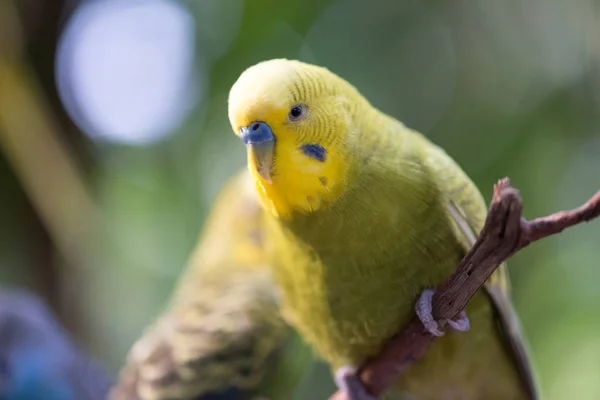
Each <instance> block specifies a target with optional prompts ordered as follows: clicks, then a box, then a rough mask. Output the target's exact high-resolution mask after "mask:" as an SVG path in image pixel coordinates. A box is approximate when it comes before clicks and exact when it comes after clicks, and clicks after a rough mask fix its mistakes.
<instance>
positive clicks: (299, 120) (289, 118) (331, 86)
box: [229, 59, 366, 218]
mask: <svg viewBox="0 0 600 400" xmlns="http://www.w3.org/2000/svg"><path fill="white" fill-rule="evenodd" d="M363 102H364V103H366V100H364V99H363V98H362V97H361V96H360V94H359V93H358V91H357V90H356V89H355V88H354V87H353V86H352V85H350V84H349V83H347V82H346V81H344V80H343V79H341V78H339V77H338V76H336V75H335V74H333V73H331V72H330V71H328V70H327V69H325V68H322V67H317V66H314V65H310V64H305V63H302V62H299V61H293V60H284V59H276V60H270V61H264V62H261V63H259V64H256V65H254V66H252V67H250V68H248V69H247V70H246V71H244V72H243V73H242V75H241V76H240V77H239V78H238V80H237V82H236V83H235V84H234V85H233V87H232V88H231V91H230V93H229V120H230V122H231V126H232V128H233V130H234V132H235V133H236V134H237V135H238V136H240V138H241V139H242V140H243V141H244V143H245V144H246V146H247V148H248V168H249V169H250V172H251V173H252V175H253V177H254V179H255V183H256V186H257V189H258V192H259V194H260V195H261V200H262V201H263V203H264V204H265V205H266V206H267V208H268V209H269V210H270V211H271V212H272V213H273V214H275V215H278V216H280V217H284V218H285V217H289V216H290V215H292V214H293V213H294V212H300V213H307V212H311V211H315V210H317V209H319V208H321V207H323V206H326V205H327V204H331V203H332V202H333V201H335V200H336V199H337V198H338V196H340V194H341V193H342V191H343V188H344V185H345V182H346V176H347V173H348V168H349V162H348V158H349V157H347V154H348V152H349V151H350V150H351V148H352V147H353V146H352V142H353V140H354V138H353V134H354V132H356V129H355V125H356V121H355V119H356V115H355V114H356V109H357V106H358V105H359V104H360V103H363ZM363 109H364V108H363Z"/></svg>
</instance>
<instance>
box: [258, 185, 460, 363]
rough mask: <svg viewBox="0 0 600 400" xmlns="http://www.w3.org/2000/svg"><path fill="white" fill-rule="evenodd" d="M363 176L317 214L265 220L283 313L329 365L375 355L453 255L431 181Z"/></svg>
mask: <svg viewBox="0 0 600 400" xmlns="http://www.w3.org/2000/svg"><path fill="white" fill-rule="evenodd" d="M417 178H418V176H417ZM368 181H369V186H370V187H369V188H367V187H365V186H364V185H356V187H354V188H352V189H351V190H349V192H348V193H347V195H346V196H344V197H343V198H341V199H340V200H339V201H338V202H337V203H335V204H334V205H333V206H332V207H331V208H329V209H327V210H324V211H319V212H315V213H312V214H310V215H299V216H296V217H295V218H294V219H293V220H292V221H286V222H282V221H276V220H270V222H269V229H270V233H271V240H272V241H273V244H274V248H276V249H277V251H276V254H275V257H276V272H275V275H276V278H277V280H278V283H279V285H280V286H281V288H282V292H283V305H284V312H285V315H286V318H287V319H288V320H289V321H290V322H291V323H292V324H293V325H294V326H296V328H297V329H299V331H300V332H301V333H302V334H303V335H304V337H305V338H306V339H308V341H309V342H311V343H312V344H313V345H314V346H315V348H316V350H317V351H318V352H319V353H320V355H321V356H322V357H324V358H325V359H327V360H328V361H329V362H330V363H332V364H333V365H334V366H340V365H342V364H356V363H359V362H361V361H362V360H364V359H365V358H366V357H369V356H372V355H374V354H376V353H377V352H378V351H379V350H380V347H381V345H382V344H383V343H384V341H385V340H386V339H388V338H389V337H391V336H392V335H393V334H395V333H396V332H398V330H399V329H400V328H401V327H402V326H403V325H404V324H406V323H407V322H408V320H409V318H410V317H411V316H412V309H413V305H414V302H415V301H416V299H417V296H418V294H419V293H420V291H421V290H422V289H424V288H426V287H432V286H435V285H437V284H439V283H440V282H441V281H442V280H443V279H444V278H445V277H446V276H447V275H448V273H449V272H450V271H451V270H452V269H453V268H455V267H456V265H457V263H458V261H459V260H460V258H461V257H462V255H463V249H462V247H461V245H460V243H459V241H458V240H457V239H456V233H455V229H454V227H453V225H452V222H451V219H450V218H449V217H448V215H447V213H446V209H445V205H444V202H443V200H442V196H439V193H437V189H436V188H435V187H434V186H427V185H423V184H422V183H423V181H421V184H420V185H418V184H417V182H414V181H407V182H403V183H404V184H403V185H388V184H387V183H386V182H381V184H380V185H377V187H373V180H372V179H371V180H368ZM389 187H399V188H401V189H400V190H397V191H390V190H389V189H386V188H389ZM377 189H380V190H377ZM386 190H387V191H386Z"/></svg>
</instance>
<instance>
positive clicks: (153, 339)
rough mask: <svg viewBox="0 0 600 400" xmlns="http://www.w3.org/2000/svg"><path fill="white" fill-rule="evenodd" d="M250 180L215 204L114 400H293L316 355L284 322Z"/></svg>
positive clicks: (244, 176)
mask: <svg viewBox="0 0 600 400" xmlns="http://www.w3.org/2000/svg"><path fill="white" fill-rule="evenodd" d="M262 215H263V212H262V211H261V208H260V206H259V204H258V201H257V197H256V195H255V193H254V190H253V187H252V182H251V180H250V176H249V174H248V173H247V172H246V171H242V172H241V173H239V174H237V175H236V176H235V177H234V178H233V179H232V180H231V181H230V182H229V183H228V184H227V185H226V186H225V188H224V189H223V191H222V192H221V194H220V195H219V196H218V198H217V199H216V201H215V205H214V206H213V210H212V211H211V214H210V216H209V219H208V221H207V223H206V225H205V227H204V231H203V234H202V236H201V238H200V241H199V244H198V246H197V248H196V250H195V252H194V254H193V255H192V257H191V259H190V261H189V264H188V267H187V270H186V271H185V272H184V274H183V275H182V277H181V278H180V282H179V286H178V288H177V290H176V292H175V295H174V296H173V298H172V300H171V302H170V305H169V306H168V307H167V309H166V311H165V312H164V313H163V314H162V316H160V317H159V319H158V321H157V322H156V323H155V324H154V326H152V327H151V328H150V329H149V330H148V331H147V332H146V333H145V334H144V336H143V337H142V338H141V339H140V340H139V341H138V342H137V343H136V344H135V345H134V347H133V349H132V350H131V352H130V354H129V356H128V359H127V364H126V366H125V367H124V369H123V371H122V372H121V378H120V382H119V383H118V385H117V386H116V387H115V388H114V389H113V391H112V395H111V400H137V399H139V400H175V399H176V400H191V399H202V400H209V399H211V400H241V399H250V398H254V396H261V397H265V398H269V399H270V400H289V399H291V398H292V393H293V391H294V389H295V386H296V384H297V383H298V382H299V378H301V377H302V375H303V373H304V372H305V371H306V370H307V369H308V367H310V366H311V365H312V361H313V353H312V351H311V349H310V348H309V347H307V346H306V345H305V344H304V343H303V342H302V341H301V340H300V339H299V338H298V337H297V336H294V334H293V333H292V331H291V330H290V329H289V327H288V326H287V324H285V323H284V321H283V319H282V317H281V314H280V312H279V308H278V302H277V293H276V291H275V287H274V285H273V282H272V275H271V269H270V266H271V264H270V260H269V259H268V257H267V253H266V251H265V245H266V241H265V237H264V230H263V228H262V225H261V223H262Z"/></svg>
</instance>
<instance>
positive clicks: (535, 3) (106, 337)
mask: <svg viewBox="0 0 600 400" xmlns="http://www.w3.org/2000/svg"><path fill="white" fill-rule="evenodd" d="M186 4H187V6H188V7H189V10H190V12H191V13H192V15H193V16H194V18H195V19H196V23H197V42H196V46H197V48H196V52H197V69H198V76H199V77H201V78H202V82H204V83H205V84H206V87H204V88H203V90H202V95H201V99H200V103H199V105H198V106H197V108H196V109H195V110H194V112H193V113H192V115H191V116H190V117H189V118H188V120H187V121H186V123H185V124H184V125H182V126H181V127H180V128H179V129H178V131H177V132H174V133H173V135H171V136H170V137H169V138H167V139H165V140H163V141H161V142H159V143H155V144H152V145H147V146H145V147H133V146H131V147H130V146H115V145H110V144H106V143H91V142H90V143H89V147H90V152H91V153H92V154H94V160H93V168H92V169H91V171H92V173H91V174H90V175H89V178H90V184H91V185H92V186H93V188H94V193H95V195H96V199H97V201H98V204H99V205H100V206H101V210H102V212H103V213H104V220H103V222H104V226H103V227H102V228H103V230H102V231H101V233H100V234H99V236H98V237H97V238H96V240H95V244H96V245H97V246H95V252H94V256H93V257H91V260H90V265H89V267H90V268H86V269H85V271H84V272H83V273H82V274H83V276H84V278H83V279H84V281H83V282H84V283H83V284H82V283H81V282H82V281H81V279H79V280H77V282H78V283H77V287H75V288H73V287H71V288H70V289H69V290H70V291H71V293H73V292H74V291H75V293H77V296H81V297H82V298H83V297H85V298H86V299H88V300H86V301H85V307H86V308H85V310H84V311H85V312H84V313H83V314H82V315H81V316H80V318H81V319H82V320H83V322H84V325H85V326H86V327H87V328H86V332H88V334H87V335H86V337H85V341H86V343H87V344H88V345H89V347H90V348H91V349H92V350H93V351H94V353H95V354H97V355H98V356H99V357H100V358H101V359H103V360H104V361H106V362H107V363H109V364H110V365H111V366H112V367H114V369H115V370H117V368H118V366H119V365H120V364H121V363H122V361H123V359H124V356H125V354H126V352H127V351H128V349H129V346H130V345H131V344H132V343H133V341H134V340H135V339H136V338H137V337H138V336H139V335H140V334H141V333H142V331H143V328H144V327H145V326H146V325H147V324H149V323H150V322H151V321H152V320H153V318H154V317H155V316H156V315H157V313H159V312H160V310H161V309H162V307H163V305H164V303H165V301H166V300H167V299H168V296H169V294H170V292H171V290H172V288H173V285H174V282H175V280H176V278H177V276H178V274H179V273H180V271H181V269H182V268H183V266H184V265H185V262H186V259H187V256H188V254H189V253H190V251H191V250H192V248H193V246H194V243H195V240H196V237H197V234H198V232H199V229H200V228H201V226H202V222H203V219H204V217H205V215H206V213H207V210H208V209H209V207H210V202H211V200H212V199H213V198H214V196H215V195H216V193H217V192H218V190H219V189H220V187H221V185H222V184H223V182H224V181H225V180H226V179H227V178H228V177H229V176H231V175H232V174H233V173H234V172H235V171H236V170H238V169H239V168H241V167H243V165H244V162H245V154H244V149H243V146H242V145H241V143H239V140H238V139H237V138H236V137H235V136H234V135H233V134H232V133H231V129H230V127H229V123H228V119H227V93H228V90H229V88H230V86H231V85H232V84H233V82H234V81H235V80H236V78H237V77H238V75H239V74H240V73H241V72H242V71H243V70H244V69H245V68H246V67H248V66H250V65H252V64H254V63H256V62H259V61H261V60H265V59H269V58H277V57H286V58H297V59H301V60H304V61H308V62H313V63H317V64H320V65H324V66H327V67H328V68H329V69H331V70H332V71H334V72H336V73H338V74H339V75H341V76H342V77H344V78H346V79H348V80H349V81H351V82H352V83H353V84H355V85H356V86H357V87H358V89H359V90H360V91H361V92H362V93H363V94H365V96H367V97H368V98H369V99H370V100H371V101H372V103H373V104H375V105H376V106H377V107H379V108H380V109H381V110H383V111H384V112H387V113H389V114H391V115H393V116H395V117H397V118H399V119H401V120H403V121H404V122H405V123H406V124H407V125H409V126H411V127H414V128H416V129H419V130H421V131H422V132H423V133H424V134H426V135H427V136H428V137H430V138H431V139H432V140H433V141H434V142H436V143H438V144H439V145H441V146H442V147H443V148H445V149H446V150H447V151H448V152H449V153H450V154H451V155H452V156H453V157H454V158H455V159H456V160H457V161H458V162H459V164H461V165H462V166H463V168H464V169H465V170H466V171H467V173H468V174H469V175H470V176H471V177H472V178H473V179H474V180H475V182H476V183H477V184H478V186H479V187H480V188H481V190H482V192H483V194H484V196H485V197H486V198H487V199H489V198H490V195H491V189H492V185H493V183H494V182H495V181H496V180H497V179H498V178H501V177H503V176H510V177H511V179H512V181H513V184H514V185H515V186H516V187H517V188H519V189H520V190H521V192H522V194H523V196H524V199H525V203H524V204H525V210H524V213H525V216H526V217H529V218H531V217H535V216H539V215H544V214H548V213H551V212H554V211H556V210H558V209H565V208H572V207H574V206H577V205H579V204H580V203H582V202H583V201H585V200H586V199H587V198H588V197H589V196H590V195H591V194H593V193H594V191H596V190H598V189H599V188H600V186H599V183H600V178H599V177H600V134H599V128H600V109H599V105H600V69H599V67H600V65H599V61H600V18H599V16H600V15H599V10H600V9H599V5H600V3H599V2H598V1H592V0H571V1H569V2H565V1H560V0H544V1H542V0H529V1H523V0H507V1H501V2H500V1H493V0H474V1H464V0H459V1H452V2H448V1H434V0H430V1H425V0H423V1H417V0H409V1H404V2H391V1H383V0H375V1H371V2H365V1H362V0H342V1H336V2H333V1H305V2H277V1H274V0H252V1H250V0H246V1H242V0H207V1H194V2H189V3H186ZM0 174H1V175H2V187H3V189H2V192H3V193H5V195H3V196H1V200H0V201H1V207H0V215H1V218H2V224H1V226H0V230H1V232H2V233H1V234H2V236H1V238H2V240H1V241H0V249H1V254H0V265H1V267H0V277H1V278H2V282H13V283H16V284H28V283H27V282H28V280H27V278H26V277H25V278H24V277H23V276H22V275H23V274H22V268H21V267H20V266H21V265H22V263H23V262H24V261H23V260H24V258H26V257H25V256H24V254H25V253H27V252H28V237H27V236H26V235H25V233H24V232H22V229H21V228H22V226H23V225H24V224H26V223H27V221H24V220H22V219H19V215H20V214H19V212H20V210H21V209H22V208H23V207H24V205H23V204H24V203H25V202H26V200H25V198H24V196H23V194H22V193H21V192H20V189H19V187H18V185H17V183H16V182H15V181H14V178H13V177H11V176H10V172H9V170H8V169H7V168H5V166H4V165H0ZM599 238H600V222H598V221H596V222H594V223H592V224H588V225H584V226H578V227H576V228H573V229H571V230H569V231H567V232H564V233H562V234H561V235H559V236H557V237H552V238H549V239H547V240H544V241H542V242H540V243H536V244H534V245H532V246H531V247H530V248H527V249H525V250H523V251H522V252H520V253H519V254H518V255H516V256H515V257H514V258H513V259H511V261H510V263H509V265H510V268H511V272H512V277H513V288H514V299H515V303H516V307H517V310H518V311H519V314H520V316H521V319H522V325H523V328H524V331H525V332H526V334H527V336H528V338H529V341H530V343H531V347H532V349H533V356H534V359H535V361H536V364H537V367H538V369H539V372H540V375H541V378H542V383H543V387H544V392H545V393H546V395H547V398H548V399H564V398H569V399H582V400H583V399H590V398H599V397H600V381H599V380H598V378H597V377H598V376H599V374H600V357H599V355H600V336H599V335H598V334H597V333H596V332H597V331H598V330H599V329H600V290H598V282H599V281H600V268H599V266H600V261H599V260H600V248H599V246H598V243H599ZM60 271H61V272H62V273H63V274H65V275H67V276H66V277H65V279H64V280H65V282H66V283H65V285H66V286H68V281H69V279H68V275H69V274H70V273H72V270H71V269H69V268H63V269H61V270H60ZM31 282H33V278H32V279H30V281H29V284H31ZM72 298H73V297H71V299H72ZM71 301H72V300H71ZM491 367H492V366H491ZM323 370H324V369H321V371H323ZM324 382H325V381H324ZM312 384H314V385H316V386H315V388H316V387H317V386H319V385H321V383H319V382H316V383H315V382H313V383H312ZM322 384H323V385H326V384H325V383H322ZM325 387H326V388H327V390H329V386H325ZM321 388H322V386H321ZM305 390H306V392H305V393H311V390H312V389H311V388H305ZM315 390H317V389H315ZM321 392H323V389H321ZM313 395H314V393H313ZM306 396H307V397H302V398H312V397H308V396H309V395H308V394H307V395H306Z"/></svg>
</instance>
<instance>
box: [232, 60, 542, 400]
mask: <svg viewBox="0 0 600 400" xmlns="http://www.w3.org/2000/svg"><path fill="white" fill-rule="evenodd" d="M229 119H230V122H231V125H232V128H233V130H234V132H235V133H236V134H237V135H238V136H239V137H240V138H241V139H242V140H243V142H244V143H245V144H246V147H247V153H248V168H249V170H250V172H251V175H252V177H253V179H254V184H255V188H256V191H257V193H258V194H259V198H260V201H261V204H262V205H263V207H264V209H266V210H267V211H268V215H269V217H268V218H267V220H268V221H267V225H268V230H267V231H268V235H269V239H270V240H271V241H272V242H273V243H272V246H273V251H274V257H275V260H276V261H275V267H274V270H275V272H274V275H275V277H276V280H277V282H278V284H279V285H280V287H281V289H282V298H283V310H284V315H285V316H286V318H287V320H288V321H289V322H290V323H291V324H292V325H294V326H295V327H296V328H297V329H298V330H299V332H300V333H301V334H302V335H303V337H304V338H305V339H307V341H308V342H310V343H311V344H312V345H313V346H314V347H315V349H316V350H317V352H318V353H319V354H320V355H321V356H322V357H324V358H325V359H326V360H327V361H328V362H329V363H330V365H331V366H332V368H333V369H334V370H336V371H337V374H336V377H337V382H338V386H340V388H341V389H342V390H345V391H346V392H347V394H348V395H350V397H351V398H353V399H370V398H372V396H370V394H368V393H367V392H366V391H365V390H364V388H363V387H362V386H359V387H358V389H352V388H353V387H356V386H357V385H355V383H357V382H356V377H355V375H353V374H352V373H351V371H353V370H354V368H357V367H359V366H360V364H361V363H362V362H364V361H365V360H366V359H367V358H369V357H372V356H376V355H377V354H378V353H379V352H380V351H381V349H382V346H383V344H384V343H386V341H387V340H388V339H390V337H391V336H393V335H394V334H395V333H397V332H399V331H400V330H401V328H402V327H404V326H405V325H406V324H407V323H408V322H409V320H410V319H411V317H412V316H413V315H414V313H415V302H417V299H419V295H420V294H422V295H421V297H420V300H419V301H418V303H417V305H418V307H417V309H418V310H420V311H422V312H421V313H420V315H419V316H420V317H421V319H422V320H423V321H425V322H426V324H425V325H426V328H427V329H428V330H429V331H430V332H432V334H437V335H440V334H442V333H441V332H440V331H439V330H437V323H436V321H429V322H427V321H428V319H431V314H430V313H429V315H427V312H426V310H427V305H428V302H429V305H430V301H431V293H432V292H431V291H429V290H428V289H430V288H434V287H436V286H437V285H438V284H440V283H441V282H443V281H444V280H445V278H447V277H448V275H449V274H450V273H451V272H452V271H453V270H454V269H455V268H456V266H457V265H458V263H459V261H460V260H461V258H462V257H463V256H464V255H465V253H466V251H467V250H468V248H469V247H470V244H471V242H470V239H471V238H470V236H473V235H474V234H476V233H478V232H479V231H480V229H481V228H482V226H483V223H484V219H485V216H486V207H485V204H484V201H483V199H482V196H481V194H480V193H479V191H478V190H477V188H476V187H475V185H474V184H473V183H472V182H471V180H470V179H469V178H468V177H467V175H466V174H465V173H464V172H463V171H462V170H461V169H460V167H459V166H458V165H457V164H456V163H455V162H454V161H453V160H452V159H451V158H450V157H449V156H448V155H447V154H446V153H445V152H444V151H443V150H442V149H440V148H439V147H437V146H435V145H434V144H432V143H431V142H429V141H428V140H427V139H426V138H425V137H424V136H422V135H421V134H419V133H417V132H415V131H414V130H411V129H409V128H407V127H406V126H405V125H403V124H402V123H400V122H398V121H397V120H395V119H393V118H392V117H390V116H387V115H385V114H383V113H382V112H380V111H379V110H377V109H376V108H375V107H374V106H372V105H371V104H370V103H369V102H368V101H367V100H366V99H365V98H364V97H362V96H361V94H360V93H359V92H358V90H357V89H356V88H355V87H353V86H352V85H351V84H349V83H348V82H346V81H345V80H343V79H342V78H340V77H338V76H337V75H335V74H333V73H332V72H330V71H329V70H327V69H325V68H322V67H318V66H314V65H309V64H305V63H302V62H299V61H292V60H283V59H278V60H270V61H265V62H261V63H259V64H257V65H255V66H252V67H250V68H248V69H247V70H246V71H245V72H243V73H242V75H241V76H240V77H239V79H238V80H237V82H235V84H234V85H233V87H232V88H231V91H230V94H229ZM508 283H509V282H508V276H507V271H506V268H505V267H504V266H503V267H502V268H500V269H499V270H498V271H497V273H495V274H494V275H493V276H492V278H491V279H490V281H489V282H488V283H487V285H486V289H487V291H480V292H479V293H478V294H477V295H476V296H475V297H474V298H473V300H472V302H471V303H470V304H469V306H468V308H467V315H468V317H469V318H470V330H469V320H468V319H467V318H466V316H465V315H462V316H460V318H459V319H458V320H456V321H452V322H453V325H454V326H455V327H456V328H457V329H461V330H468V332H457V331H452V332H449V333H447V334H446V335H445V336H444V337H442V338H440V339H439V340H437V341H436V342H435V343H434V344H433V346H432V347H431V348H430V349H429V350H428V352H427V354H426V355H425V357H424V358H423V359H422V360H420V361H418V362H417V363H416V364H415V365H414V366H412V367H411V368H410V369H409V370H408V371H407V373H406V374H405V375H404V376H402V378H400V379H399V380H398V381H397V382H396V384H395V385H394V386H393V387H392V388H390V389H389V390H388V391H387V392H386V394H385V396H384V398H386V399H400V398H410V399H419V400H425V399H435V400H439V399H462V400H472V399H486V400H493V399H502V400H508V399H513V400H516V399H534V398H537V397H536V389H535V385H534V382H533V379H532V374H531V369H530V368H531V367H530V363H529V361H528V358H527V355H526V352H525V347H524V343H523V339H522V337H521V334H520V332H519V328H518V323H517V320H516V316H515V313H514V311H513V308H512V306H511V303H510V301H509V298H508ZM350 383H353V384H352V385H350Z"/></svg>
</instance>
